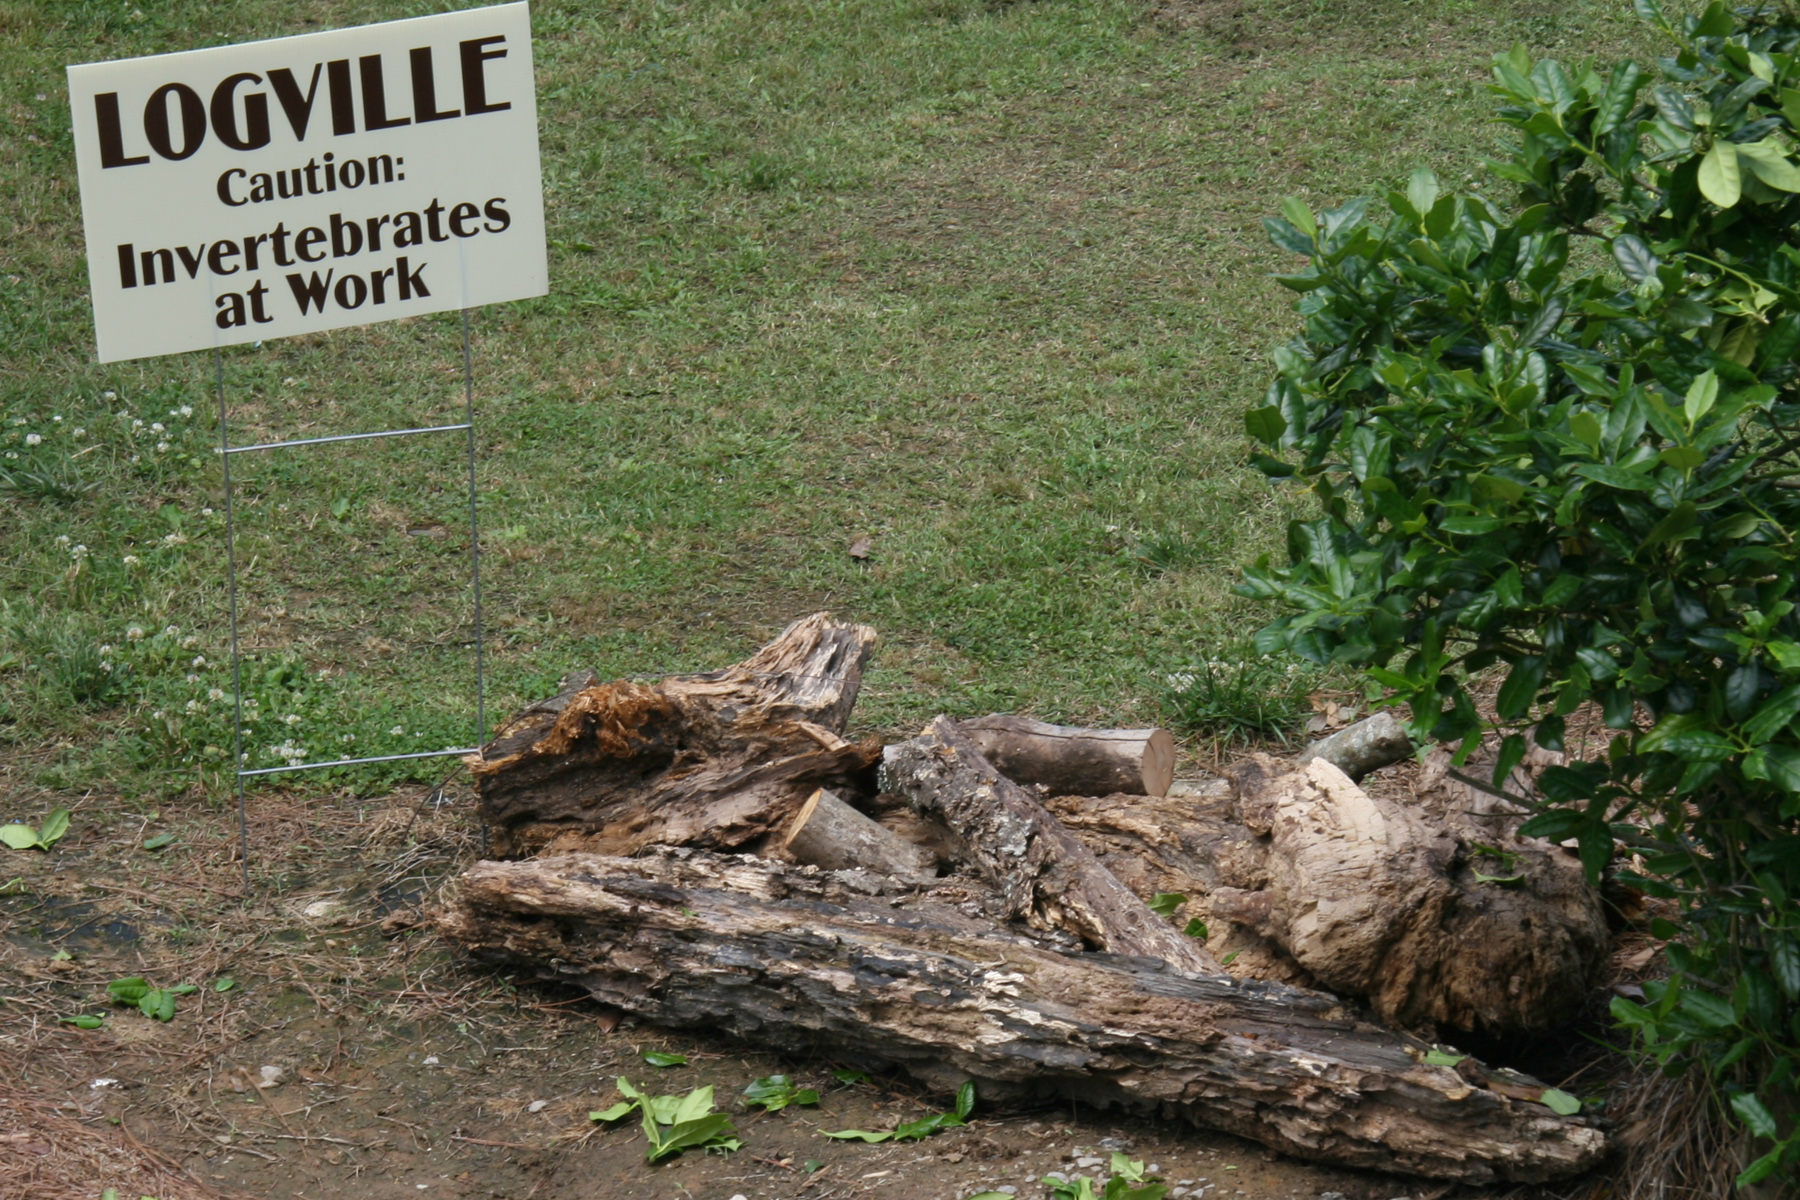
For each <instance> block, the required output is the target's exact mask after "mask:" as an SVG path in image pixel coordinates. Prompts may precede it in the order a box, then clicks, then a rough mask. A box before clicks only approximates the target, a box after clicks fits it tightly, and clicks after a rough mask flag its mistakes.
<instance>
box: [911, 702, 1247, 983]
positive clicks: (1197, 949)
mask: <svg viewBox="0 0 1800 1200" xmlns="http://www.w3.org/2000/svg"><path fill="white" fill-rule="evenodd" d="M882 772H883V775H884V776H885V779H886V786H887V787H888V789H889V790H892V791H896V792H900V793H902V794H903V795H905V796H906V797H907V798H908V799H910V800H911V801H912V802H913V805H914V806H915V807H917V808H918V809H919V810H920V811H922V812H925V813H928V814H931V815H934V816H936V817H937V818H938V819H939V820H941V821H942V822H943V823H944V825H945V826H946V827H948V828H949V830H950V832H951V834H953V835H954V836H955V837H956V838H957V839H958V840H959V841H960V842H961V845H962V849H963V852H964V857H965V859H966V861H969V862H972V863H974V864H976V865H978V866H979V867H980V868H981V870H982V872H983V873H984V874H985V875H986V876H987V878H988V880H989V881H990V882H991V883H992V884H993V885H994V887H995V888H997V889H998V890H999V892H1000V894H1001V896H1002V897H1004V898H1005V900H1006V903H1007V908H1008V910H1009V912H1010V913H1011V915H1012V916H1014V917H1017V918H1020V919H1023V920H1024V921H1025V922H1026V923H1027V924H1028V925H1031V926H1033V927H1034V928H1039V929H1062V930H1066V931H1067V932H1069V933H1072V934H1074V935H1075V936H1076V937H1078V938H1080V939H1081V940H1082V941H1083V942H1084V943H1085V944H1087V945H1089V946H1091V947H1093V948H1095V949H1098V950H1108V951H1111V952H1112V953H1114V954H1133V955H1144V956H1150V957H1155V958H1160V959H1163V960H1164V961H1165V962H1167V963H1168V964H1169V965H1170V966H1172V967H1175V968H1176V969H1178V970H1183V971H1196V972H1201V973H1217V972H1218V971H1219V964H1218V963H1217V962H1216V961H1214V960H1213V958H1212V956H1211V955H1209V954H1207V953H1206V951H1205V950H1204V949H1203V948H1202V947H1201V946H1200V945H1199V944H1198V943H1197V942H1195V941H1194V939H1192V938H1189V937H1185V936H1183V934H1182V932H1181V931H1180V930H1179V929H1177V928H1176V927H1175V926H1174V925H1172V924H1170V922H1169V921H1168V920H1167V919H1166V918H1163V917H1159V916H1157V915H1156V914H1155V913H1153V912H1151V911H1150V910H1149V908H1148V907H1146V906H1145V903H1144V898H1143V897H1140V896H1138V895H1136V894H1134V893H1133V892H1132V891H1131V890H1130V889H1128V888H1127V887H1125V885H1124V884H1122V883H1120V882H1119V881H1118V880H1117V879H1116V878H1114V877H1113V875H1112V873H1111V872H1109V871H1108V870H1107V869H1106V868H1105V867H1103V866H1101V865H1100V860H1099V859H1097V858H1095V857H1094V855H1093V852H1092V851H1090V850H1089V849H1088V848H1087V847H1086V846H1084V845H1082V844H1081V841H1080V840H1079V839H1077V838H1076V837H1075V836H1074V835H1073V834H1071V833H1070V832H1069V831H1068V830H1067V829H1065V828H1064V827H1063V825H1062V823H1061V822H1060V821H1058V820H1057V819H1056V818H1055V817H1053V816H1051V815H1050V813H1049V812H1048V811H1047V810H1046V809H1045V808H1044V806H1043V805H1042V804H1040V803H1039V802H1038V801H1037V799H1036V798H1035V797H1033V796H1032V795H1031V794H1030V793H1029V792H1027V791H1026V790H1025V789H1024V788H1022V787H1020V786H1019V785H1018V784H1016V783H1014V782H1013V781H1012V780H1010V779H1008V778H1007V777H1006V776H1005V775H1003V774H1001V773H1000V772H999V771H998V770H996V769H995V767H994V765H993V764H992V763H990V762H988V761H987V759H986V758H985V757H983V756H982V754H981V751H979V750H977V749H976V748H975V745H974V743H973V742H971V741H970V740H969V739H968V738H967V737H965V736H964V734H963V733H962V731H961V730H960V729H959V728H958V727H957V724H956V722H954V721H952V720H951V719H950V718H949V717H938V718H937V719H936V720H934V721H933V722H932V723H931V724H930V725H929V726H928V727H927V728H926V730H925V732H924V733H923V734H922V735H921V736H919V737H916V738H914V739H912V740H911V741H909V742H901V743H898V744H896V745H890V746H888V747H886V748H885V749H884V750H883V751H882Z"/></svg>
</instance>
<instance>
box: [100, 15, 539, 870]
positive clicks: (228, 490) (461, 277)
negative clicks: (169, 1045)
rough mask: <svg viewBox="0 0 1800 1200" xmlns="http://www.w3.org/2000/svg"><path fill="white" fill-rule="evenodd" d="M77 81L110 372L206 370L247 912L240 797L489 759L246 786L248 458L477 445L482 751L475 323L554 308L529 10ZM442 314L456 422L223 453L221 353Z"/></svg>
mask: <svg viewBox="0 0 1800 1200" xmlns="http://www.w3.org/2000/svg"><path fill="white" fill-rule="evenodd" d="M352 64H354V69H352ZM68 76H69V102H70V107H71V110H72V113H71V115H72V117H73V125H74V129H75V157H76V167H77V173H78V175H79V178H80V184H81V206H82V220H83V225H84V229H85V233H86V239H87V259H88V279H89V285H90V295H91V297H92V301H93V307H94V329H95V339H96V343H97V347H98V351H99V360H100V361H101V362H116V361H120V360H122V359H130V358H141V357H147V356H151V355H160V354H172V353H178V352H182V351H190V350H200V349H208V348H210V349H211V350H212V351H213V378H214V383H215V386H216V389H217V392H218V401H219V452H220V460H221V462H222V464H223V473H224V494H225V499H224V508H225V552H226V573H227V580H228V588H227V591H228V596H229V605H230V620H231V672H232V693H233V698H234V716H235V724H234V733H233V745H234V755H235V757H234V769H235V771H236V779H237V803H238V838H239V853H240V857H241V860H242V865H243V873H244V883H245V888H246V891H247V890H248V887H249V882H250V844H249V820H248V815H247V811H246V804H245V794H244V793H245V781H246V780H247V779H252V778H255V777H259V776H264V775H274V774H280V773H284V772H289V771H307V770H317V769H320V768H323V767H347V766H356V765H360V764H368V763H380V762H395V761H400V760H405V759H419V758H435V757H443V756H448V755H460V754H468V753H470V752H471V750H472V749H474V747H465V748H461V749H445V750H433V751H425V752H422V753H416V754H386V755H377V756H374V757H369V758H354V759H337V760H334V761H329V762H306V763H289V764H287V765H284V766H279V767H251V766H250V765H249V763H248V761H247V759H246V755H245V751H244V732H245V730H244V719H243V718H244V711H243V710H244V699H243V693H244V689H243V659H242V654H241V646H240V637H239V623H238V571H237V544H236V539H237V526H236V513H235V504H234V497H233V492H232V458H233V456H235V455H238V454H251V453H258V454H260V453H265V452H271V451H285V450H295V449H300V448H302V447H316V446H325V445H330V444H334V443H339V442H356V441H366V440H369V439H376V438H399V437H411V436H416V435H422V434H432V433H457V432H461V433H462V434H463V438H464V444H465V447H466V451H467V460H468V481H469V577H470V589H471V595H472V599H473V609H474V612H473V617H474V648H475V738H474V741H475V742H476V743H479V742H480V741H481V740H482V739H483V738H484V737H485V735H486V729H487V713H486V697H485V664H484V657H483V655H484V645H483V637H482V621H481V550H480V528H479V523H478V512H477V492H476V477H475V385H474V372H473V369H472V357H471V353H470V347H469V310H470V309H471V308H475V307H479V306H482V305H487V304H496V303H503V302H506V301H510V300H520V299H525V298H527V297H531V296H541V295H544V294H545V293H546V292H548V291H549V275H548V269H547V264H546V260H545V242H544V212H543V185H542V175H541V172H540V169H539V160H538V140H537V101H536V91H535V88H534V84H533V76H532V61H531V22H530V13H529V10H528V8H527V6H526V5H525V4H523V3H515V4H502V5H497V6H494V7H491V8H479V9H469V10H465V11H462V12H453V13H444V14H440V15H437V16H430V17H418V18H414V19H411V20H404V21H391V22H386V23H383V24H379V25H367V26H362V27H359V28H354V29H339V30H332V31H328V32H324V33H311V34H304V35H301V36H297V37H289V38H277V39H274V40H271V41H261V42H249V43H243V44H239V45H233V46H218V47H213V48H210V49H206V50H193V51H187V52H183V53H178V54H164V55H156V56H153V57H149V58H138V59H125V60H120V61H117V62H110V63H90V64H86V65H82V66H72V67H70V68H69V69H68ZM271 101H273V103H271ZM140 113H141V118H140V116H139V114H140ZM451 310H460V311H461V314H462V360H463V363H462V365H463V419H462V421H460V422H457V423H453V424H441V425H420V426H418V427H414V428H403V429H383V430H377V431H373V432H367V433H340V434H333V435H329V436H324V437H309V438H297V439H293V440H288V441H274V442H258V443H253V444H247V445H233V444H232V441H231V426H230V413H229V409H228V406H227V403H226V394H225V357H224V348H225V347H226V346H232V345H239V344H243V343H246V342H262V341H266V340H270V339H273V338H278V337H286V336H291V335H294V334H302V333H318V332H322V331H325V330H329V329H343V328H348V327H351V326H359V325H368V324H373V323H376V322H380V321H388V320H397V319H400V318H403V317H414V316H420V315H424V314H427V313H436V312H447V311H451Z"/></svg>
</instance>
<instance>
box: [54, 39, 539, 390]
mask: <svg viewBox="0 0 1800 1200" xmlns="http://www.w3.org/2000/svg"><path fill="white" fill-rule="evenodd" d="M69 103H70V107H71V111H72V113H73V117H74V125H75V161H76V167H77V170H78V173H79V176H80V181H81V210H82V219H83V223H84V226H85V229H86V234H87V258H88V281H89V287H90V289H91V294H92V299H93V306H94V328H95V333H96V336H97V339H98V343H99V351H100V361H101V362H115V361H118V360H120V359H128V358H141V357H144V356H146V355H153V354H172V353H175V352H177V351H182V350H201V349H212V348H217V347H220V346H229V345H235V344H237V343H239V342H254V341H265V340H267V339H270V338H277V337H285V336H288V335H291V334H297V333H316V332H319V331H321V330H326V329H340V328H343V327H345V326H350V325H367V324H372V323H374V322H377V321H387V320H393V319H396V318H399V317H410V316H417V315H419V314H421V313H431V312H442V311H445V310H449V309H459V308H460V309H468V308H472V307H476V306H479V305H483V304H494V303H498V302H500V301H505V300H519V299H523V298H525V297H528V296H541V295H543V294H544V293H545V292H546V291H548V290H549V280H548V273H547V270H546V266H545V257H544V206H543V190H542V182H541V176H540V173H539V167H538V141H537V104H536V93H535V89H534V87H533V79H532V68H531V22H530V16H529V14H528V12H527V8H526V5H524V4H522V3H521V4H503V5H498V6H496V7H492V8H478V9H471V10H468V11H464V12H453V13H444V14H442V15H439V16H431V17H418V18H414V19H411V20H405V21H391V22H387V23H385V24H380V25H367V26H363V27H361V28H357V29H339V30H333V31H330V32H326V33H311V34H304V35H301V36H299V37H287V38H276V39H274V40H271V41H263V42H247V43H244V44H242V45H237V46H217V47H214V48H212V49H209V50H191V51H186V52H183V53H178V54H160V55H154V56H152V57H148V58H133V59H125V60H122V61H119V62H107V63H90V64H87V65H85V66H74V67H70V68H69Z"/></svg>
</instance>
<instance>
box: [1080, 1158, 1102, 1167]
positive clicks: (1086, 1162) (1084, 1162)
mask: <svg viewBox="0 0 1800 1200" xmlns="http://www.w3.org/2000/svg"><path fill="white" fill-rule="evenodd" d="M1104 1162H1105V1160H1104V1159H1099V1158H1092V1157H1089V1158H1078V1159H1076V1160H1075V1165H1076V1166H1078V1167H1098V1166H1100V1165H1102V1164H1103V1163H1104Z"/></svg>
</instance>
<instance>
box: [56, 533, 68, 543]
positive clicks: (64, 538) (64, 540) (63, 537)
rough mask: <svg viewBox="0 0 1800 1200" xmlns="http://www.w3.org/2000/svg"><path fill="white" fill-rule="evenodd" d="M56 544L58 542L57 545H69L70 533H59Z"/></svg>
mask: <svg viewBox="0 0 1800 1200" xmlns="http://www.w3.org/2000/svg"><path fill="white" fill-rule="evenodd" d="M56 544H57V545H59V546H66V545H68V544H69V535H68V534H66V533H59V534H57V535H56Z"/></svg>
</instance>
